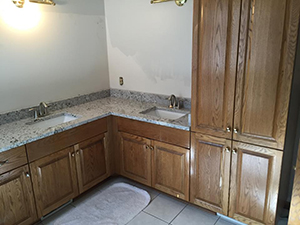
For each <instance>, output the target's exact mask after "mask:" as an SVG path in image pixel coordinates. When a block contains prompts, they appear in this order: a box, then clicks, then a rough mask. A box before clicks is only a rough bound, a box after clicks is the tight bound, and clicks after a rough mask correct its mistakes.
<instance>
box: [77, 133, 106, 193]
mask: <svg viewBox="0 0 300 225" xmlns="http://www.w3.org/2000/svg"><path fill="white" fill-rule="evenodd" d="M105 141H106V140H105V134H101V135H98V136H96V137H94V138H91V139H88V140H86V141H83V142H81V143H79V144H77V145H75V146H74V149H75V152H76V167H77V176H78V186H79V192H80V193H82V192H84V191H86V190H88V189H89V188H91V187H92V186H94V185H96V184H98V183H99V182H101V181H102V180H104V179H106V178H107V177H108V176H109V172H108V160H107V149H106V143H105Z"/></svg>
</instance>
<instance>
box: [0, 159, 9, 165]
mask: <svg viewBox="0 0 300 225" xmlns="http://www.w3.org/2000/svg"><path fill="white" fill-rule="evenodd" d="M6 163H8V160H5V161H0V166H3V165H4V164H6Z"/></svg>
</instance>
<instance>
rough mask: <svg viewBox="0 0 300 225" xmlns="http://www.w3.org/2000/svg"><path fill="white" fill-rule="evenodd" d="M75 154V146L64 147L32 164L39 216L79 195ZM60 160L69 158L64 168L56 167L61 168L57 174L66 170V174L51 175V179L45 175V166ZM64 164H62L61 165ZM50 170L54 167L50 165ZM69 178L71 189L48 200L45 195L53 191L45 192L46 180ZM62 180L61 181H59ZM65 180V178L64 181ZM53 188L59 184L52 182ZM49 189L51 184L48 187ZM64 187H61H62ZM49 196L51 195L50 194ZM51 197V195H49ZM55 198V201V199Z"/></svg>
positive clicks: (55, 188)
mask: <svg viewBox="0 0 300 225" xmlns="http://www.w3.org/2000/svg"><path fill="white" fill-rule="evenodd" d="M74 157H75V154H74V150H73V147H69V148H66V149H63V150H61V151H59V152H56V153H54V154H52V155H49V156H46V157H44V158H42V159H39V160H37V161H35V162H33V163H31V164H30V170H31V174H32V183H33V190H34V195H35V200H36V205H37V211H38V216H39V218H41V217H42V216H45V215H46V214H48V213H50V212H51V211H53V210H54V209H56V208H58V207H59V206H61V205H63V204H65V203H67V202H68V201H69V200H71V199H73V198H75V197H76V196H77V195H78V185H77V177H76V167H75V159H74ZM60 160H67V162H68V164H64V165H63V166H64V168H58V167H56V168H55V169H59V170H60V171H57V172H56V175H57V174H59V172H61V171H64V172H65V173H68V174H64V175H66V176H64V177H62V178H59V177H56V178H54V177H51V178H52V179H51V180H49V179H50V178H48V177H46V178H45V177H43V173H42V172H43V168H44V167H47V166H51V164H53V163H56V162H59V161H60ZM60 166H62V165H60ZM49 169H50V170H53V168H52V167H49ZM66 178H67V179H68V180H67V181H69V184H70V189H69V190H64V191H65V195H63V196H55V195H53V194H52V195H51V197H52V200H53V202H46V201H45V198H44V196H45V195H47V194H48V195H49V194H51V193H45V191H46V190H47V189H46V188H45V184H44V182H45V181H46V182H53V181H54V179H55V180H56V179H58V180H59V179H66ZM59 182H60V181H59ZM63 182H65V180H64V181H63ZM52 185H53V187H52V189H53V190H57V188H58V187H57V186H56V185H55V183H52ZM47 188H48V189H49V186H48V187H47ZM62 188H64V187H60V189H62ZM48 197H49V196H48ZM49 198H50V197H49ZM54 200H55V201H54Z"/></svg>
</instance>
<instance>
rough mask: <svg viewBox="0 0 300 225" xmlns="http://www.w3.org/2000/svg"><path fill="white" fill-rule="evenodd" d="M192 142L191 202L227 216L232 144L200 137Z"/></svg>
mask: <svg viewBox="0 0 300 225" xmlns="http://www.w3.org/2000/svg"><path fill="white" fill-rule="evenodd" d="M191 141H192V148H191V187H190V190H191V194H190V196H191V197H190V201H191V202H192V203H193V204H196V205H199V206H201V207H204V208H207V209H209V210H211V211H214V212H218V213H221V214H224V215H227V212H228V205H229V202H228V198H229V178H230V155H231V154H230V149H231V141H230V140H226V139H224V138H217V137H213V136H207V135H202V134H199V133H192V139H191Z"/></svg>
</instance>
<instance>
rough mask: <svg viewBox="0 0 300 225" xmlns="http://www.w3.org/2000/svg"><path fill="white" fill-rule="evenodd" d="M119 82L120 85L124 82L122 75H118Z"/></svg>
mask: <svg viewBox="0 0 300 225" xmlns="http://www.w3.org/2000/svg"><path fill="white" fill-rule="evenodd" d="M119 83H120V85H121V86H122V85H123V84H124V79H123V77H119Z"/></svg>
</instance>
